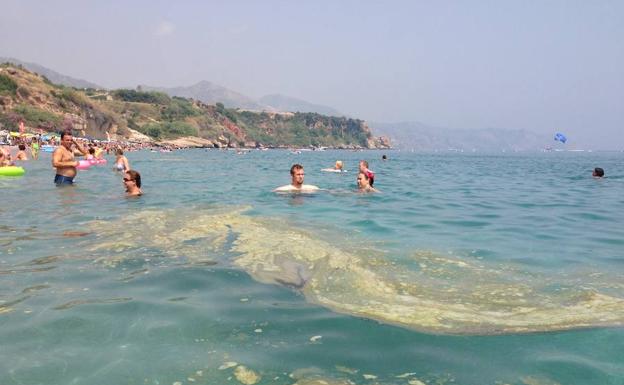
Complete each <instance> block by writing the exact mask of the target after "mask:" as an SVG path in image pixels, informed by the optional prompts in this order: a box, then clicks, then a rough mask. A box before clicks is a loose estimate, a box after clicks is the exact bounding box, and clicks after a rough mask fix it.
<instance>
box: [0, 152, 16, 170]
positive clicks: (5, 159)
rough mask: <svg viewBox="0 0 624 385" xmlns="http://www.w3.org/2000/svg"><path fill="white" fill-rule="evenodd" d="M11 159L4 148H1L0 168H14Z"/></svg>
mask: <svg viewBox="0 0 624 385" xmlns="http://www.w3.org/2000/svg"><path fill="white" fill-rule="evenodd" d="M12 165H13V162H11V158H10V157H9V156H8V155H7V153H6V152H5V151H4V149H3V148H0V167H6V166H12Z"/></svg>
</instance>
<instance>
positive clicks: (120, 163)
mask: <svg viewBox="0 0 624 385" xmlns="http://www.w3.org/2000/svg"><path fill="white" fill-rule="evenodd" d="M115 155H116V156H117V159H115V167H113V169H114V170H116V171H128V170H130V162H128V158H126V157H125V156H124V154H123V150H122V149H121V148H118V149H117V151H115Z"/></svg>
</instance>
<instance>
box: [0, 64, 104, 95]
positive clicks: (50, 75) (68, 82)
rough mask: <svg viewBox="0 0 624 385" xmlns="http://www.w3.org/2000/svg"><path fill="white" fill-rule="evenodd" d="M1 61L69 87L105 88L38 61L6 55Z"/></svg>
mask: <svg viewBox="0 0 624 385" xmlns="http://www.w3.org/2000/svg"><path fill="white" fill-rule="evenodd" d="M0 63H13V64H17V65H20V66H22V67H24V68H26V69H27V70H29V71H32V72H36V73H38V74H40V75H43V76H45V77H46V78H47V79H48V80H50V81H51V82H52V83H55V84H60V85H63V86H67V87H75V88H96V89H101V88H103V87H100V86H98V85H97V84H95V83H91V82H88V81H86V80H82V79H76V78H73V77H71V76H67V75H63V74H61V73H58V72H56V71H54V70H51V69H49V68H46V67H44V66H42V65H39V64H37V63H28V62H24V61H21V60H18V59H14V58H5V57H0Z"/></svg>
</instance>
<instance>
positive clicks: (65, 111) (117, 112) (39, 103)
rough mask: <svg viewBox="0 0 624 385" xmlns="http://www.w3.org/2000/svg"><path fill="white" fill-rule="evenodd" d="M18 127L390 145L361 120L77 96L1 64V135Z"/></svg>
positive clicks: (118, 135) (210, 141) (160, 97)
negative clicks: (23, 124) (375, 135)
mask: <svg viewBox="0 0 624 385" xmlns="http://www.w3.org/2000/svg"><path fill="white" fill-rule="evenodd" d="M20 121H23V122H24V123H25V126H26V129H27V130H28V131H30V132H42V131H43V132H45V131H59V130H73V132H74V133H75V134H76V135H79V136H82V137H84V136H87V137H92V138H94V139H107V138H108V137H109V136H110V138H111V139H113V140H115V139H116V140H128V139H132V140H137V141H143V140H146V139H149V138H146V137H145V135H147V136H148V137H150V138H152V139H154V140H157V141H171V140H175V139H180V140H182V141H181V142H177V143H189V144H184V145H191V144H190V143H195V144H198V145H199V146H208V147H260V146H267V147H292V146H297V147H301V146H308V147H321V146H322V147H332V148H350V149H356V148H386V147H387V142H385V141H384V140H383V139H382V138H375V137H373V136H372V134H371V131H370V129H369V127H368V125H367V124H366V122H365V121H363V120H360V119H351V118H345V117H332V116H324V115H320V114H316V113H299V112H296V113H292V112H270V111H263V112H254V111H249V110H240V109H230V108H226V107H225V106H224V105H223V104H221V103H217V104H216V105H209V104H205V103H203V102H200V101H198V100H191V99H185V98H182V97H170V96H168V95H167V94H165V93H162V92H156V91H137V90H128V89H119V90H110V91H107V90H94V89H86V90H79V89H75V88H70V87H66V86H62V85H57V84H54V83H51V82H50V81H49V80H48V79H46V78H44V77H43V76H41V75H38V74H36V73H33V72H30V71H28V70H26V69H24V68H23V67H19V66H15V65H11V64H0V129H3V130H4V129H7V130H11V131H15V130H17V129H18V126H19V124H20ZM137 132H138V133H137ZM139 133H140V134H143V136H140V135H139ZM169 143H171V142H169Z"/></svg>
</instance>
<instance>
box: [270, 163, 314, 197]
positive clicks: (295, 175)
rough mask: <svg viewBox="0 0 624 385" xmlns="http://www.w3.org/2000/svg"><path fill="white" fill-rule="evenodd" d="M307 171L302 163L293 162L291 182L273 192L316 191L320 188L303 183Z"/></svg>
mask: <svg viewBox="0 0 624 385" xmlns="http://www.w3.org/2000/svg"><path fill="white" fill-rule="evenodd" d="M304 176H305V173H304V172H303V166H302V165H300V164H293V165H292V167H291V168H290V177H291V182H290V184H288V185H286V186H282V187H278V188H276V189H275V190H273V192H297V191H299V192H314V191H318V190H319V188H318V187H316V186H314V185H311V184H303V178H304Z"/></svg>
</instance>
